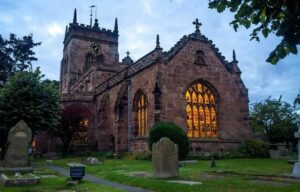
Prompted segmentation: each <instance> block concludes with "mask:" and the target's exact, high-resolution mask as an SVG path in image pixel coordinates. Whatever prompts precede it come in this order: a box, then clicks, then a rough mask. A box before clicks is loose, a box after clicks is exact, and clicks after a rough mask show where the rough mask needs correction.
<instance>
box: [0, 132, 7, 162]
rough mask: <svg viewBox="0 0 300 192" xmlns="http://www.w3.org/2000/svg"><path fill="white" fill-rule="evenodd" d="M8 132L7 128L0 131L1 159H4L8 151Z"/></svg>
mask: <svg viewBox="0 0 300 192" xmlns="http://www.w3.org/2000/svg"><path fill="white" fill-rule="evenodd" d="M7 136H8V135H7V133H6V131H5V130H1V131H0V160H1V161H2V160H3V159H4V156H5V153H6V142H7Z"/></svg>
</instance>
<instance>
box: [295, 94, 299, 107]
mask: <svg viewBox="0 0 300 192" xmlns="http://www.w3.org/2000/svg"><path fill="white" fill-rule="evenodd" d="M294 105H295V106H298V105H300V93H298V95H297V97H296V99H295V101H294Z"/></svg>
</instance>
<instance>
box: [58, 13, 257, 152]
mask: <svg viewBox="0 0 300 192" xmlns="http://www.w3.org/2000/svg"><path fill="white" fill-rule="evenodd" d="M193 24H194V25H195V31H194V32H192V33H191V34H189V35H184V36H183V37H182V38H181V39H180V40H179V41H178V42H176V43H175V45H174V46H173V47H172V48H171V49H170V50H168V51H163V49H162V48H161V47H160V41H159V36H158V35H157V36H156V42H155V38H154V40H153V48H151V47H149V50H151V49H152V50H151V51H150V52H148V53H146V54H145V55H144V56H143V57H141V58H140V59H138V60H136V61H133V60H132V59H131V58H130V55H129V52H127V56H126V57H125V58H123V59H122V60H121V61H120V58H119V52H118V44H119V43H118V39H119V30H118V21H117V19H115V23H114V29H113V30H109V29H105V28H103V27H101V26H99V23H98V20H97V19H95V21H94V22H93V24H92V22H91V24H90V25H84V24H79V23H78V21H77V14H76V9H75V12H74V17H73V22H72V23H70V24H69V25H68V26H67V27H66V33H65V38H64V42H63V44H64V48H63V58H62V61H61V68H60V93H61V109H62V111H63V113H68V114H69V115H70V116H71V117H72V118H71V119H77V124H76V125H75V126H77V129H76V133H74V136H73V139H72V144H73V145H76V144H86V145H87V146H89V147H91V148H93V149H95V150H97V151H115V152H127V151H143V150H147V138H148V133H149V129H150V128H151V126H152V125H153V124H154V123H155V122H156V121H169V122H174V123H176V124H178V125H179V126H181V127H182V128H183V129H184V130H185V131H186V132H187V135H188V137H189V138H190V144H191V145H190V146H191V148H190V150H191V152H194V153H197V152H206V151H210V152H212V151H214V152H218V151H228V150H229V149H230V148H235V147H237V146H238V145H239V144H241V143H242V142H243V141H245V139H247V138H249V137H250V136H251V134H252V133H251V130H250V127H249V109H248V102H249V100H248V92H247V88H246V87H245V85H244V83H243V81H242V79H241V71H240V69H239V67H238V61H237V60H236V57H235V53H234V51H233V58H232V61H230V62H229V61H226V60H225V58H224V56H222V55H221V53H220V52H219V50H218V48H216V47H215V45H214V44H213V42H212V41H211V40H208V39H207V38H206V37H205V36H204V35H203V34H202V33H201V31H200V26H201V23H199V21H198V19H196V20H195V21H194V22H193ZM132 43H134V42H132ZM78 119H79V121H78Z"/></svg>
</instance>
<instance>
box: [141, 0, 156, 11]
mask: <svg viewBox="0 0 300 192" xmlns="http://www.w3.org/2000/svg"><path fill="white" fill-rule="evenodd" d="M140 2H141V3H142V7H143V11H144V12H145V13H147V14H152V13H153V11H152V1H151V0H143V1H140Z"/></svg>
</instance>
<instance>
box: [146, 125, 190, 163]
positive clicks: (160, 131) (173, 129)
mask: <svg viewBox="0 0 300 192" xmlns="http://www.w3.org/2000/svg"><path fill="white" fill-rule="evenodd" d="M162 137H168V138H169V139H170V140H171V141H173V142H174V143H176V144H177V145H178V151H179V152H178V153H179V159H184V158H185V157H186V156H187V155H188V153H189V139H188V137H187V135H186V133H185V131H184V130H183V129H182V128H181V127H179V126H178V125H176V124H175V123H171V122H157V123H155V124H154V125H153V127H152V128H151V130H150V132H149V149H150V150H151V149H152V144H153V143H156V142H157V141H159V140H160V139H161V138H162Z"/></svg>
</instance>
